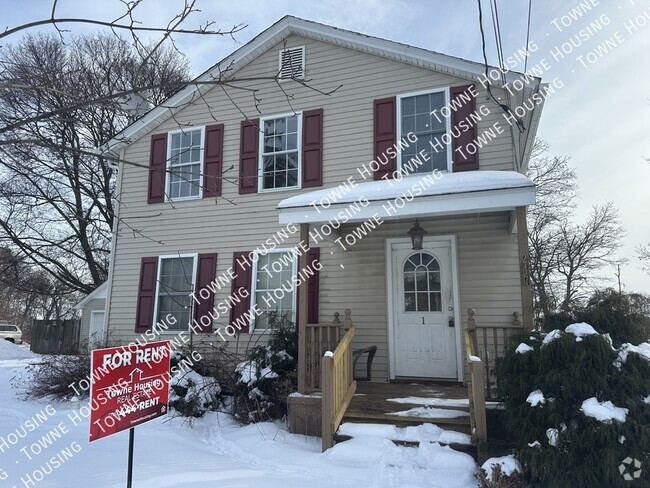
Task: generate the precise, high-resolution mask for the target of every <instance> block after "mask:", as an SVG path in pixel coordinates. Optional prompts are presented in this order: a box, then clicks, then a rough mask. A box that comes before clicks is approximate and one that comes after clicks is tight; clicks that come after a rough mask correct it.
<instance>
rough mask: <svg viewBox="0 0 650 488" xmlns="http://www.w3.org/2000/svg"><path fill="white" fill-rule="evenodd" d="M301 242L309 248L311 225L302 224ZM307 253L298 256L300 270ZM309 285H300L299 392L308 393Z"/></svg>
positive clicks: (304, 282)
mask: <svg viewBox="0 0 650 488" xmlns="http://www.w3.org/2000/svg"><path fill="white" fill-rule="evenodd" d="M300 240H301V241H302V243H303V249H308V248H309V224H300ZM307 254H308V253H307V251H304V252H302V253H301V254H300V256H298V270H302V269H306V268H307V266H308V265H307V258H308V255H307ZM308 293H309V290H308V284H307V281H306V280H305V281H301V282H300V284H299V285H298V321H297V326H298V327H297V328H298V391H299V392H300V393H306V383H307V381H306V380H307V378H306V374H307V368H306V366H307V361H306V359H307V317H309V314H308V310H307V306H308V302H309V300H308Z"/></svg>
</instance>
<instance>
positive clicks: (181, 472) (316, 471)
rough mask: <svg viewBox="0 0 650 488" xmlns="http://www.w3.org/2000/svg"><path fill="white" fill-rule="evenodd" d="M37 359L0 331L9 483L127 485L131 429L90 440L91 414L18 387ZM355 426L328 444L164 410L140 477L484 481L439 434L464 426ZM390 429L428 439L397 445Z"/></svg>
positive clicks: (312, 482) (137, 480)
mask: <svg viewBox="0 0 650 488" xmlns="http://www.w3.org/2000/svg"><path fill="white" fill-rule="evenodd" d="M35 360H38V356H37V355H34V354H32V353H31V352H30V351H29V349H28V348H27V347H24V346H15V345H13V344H10V343H9V342H7V341H0V453H1V455H0V486H1V487H3V488H4V487H7V488H13V487H16V488H19V487H20V488H23V487H31V486H35V487H38V488H51V487H57V488H59V487H60V488H85V487H89V486H90V487H97V488H111V487H123V486H125V480H126V468H127V452H128V433H127V432H121V433H119V434H116V435H114V436H111V437H108V438H105V439H102V440H98V441H95V442H93V443H92V444H91V443H88V441H87V439H88V421H87V419H82V420H79V414H78V410H75V408H74V407H73V406H72V405H70V404H63V403H51V404H50V403H48V402H47V401H45V400H40V401H36V400H29V401H24V400H21V399H19V398H18V397H17V396H16V393H15V392H14V391H13V390H12V388H11V387H10V383H11V378H13V377H14V376H15V375H17V374H19V373H21V372H23V371H24V369H25V367H26V366H27V365H28V364H29V363H30V362H33V361H35ZM346 429H347V431H346V433H348V434H349V435H352V436H353V439H351V440H349V441H346V442H342V443H340V444H337V445H336V446H334V447H333V448H332V449H329V450H328V451H327V452H325V453H321V452H320V439H317V438H311V437H305V436H300V435H294V434H289V433H287V431H286V430H285V429H284V427H283V425H281V424H280V423H270V422H267V423H260V424H254V425H249V426H246V427H240V426H239V425H237V424H236V423H234V422H233V421H232V420H231V419H230V418H229V417H228V416H227V415H224V414H209V415H206V416H205V417H204V418H202V419H198V420H196V421H195V422H194V423H193V425H192V426H191V427H190V425H188V423H186V422H183V419H169V418H167V419H165V418H163V419H157V420H154V421H151V422H149V423H147V424H144V425H142V426H140V427H138V428H137V429H136V432H135V456H134V459H135V468H134V482H133V485H134V487H136V488H171V487H179V488H199V487H206V488H207V487H210V488H212V487H214V486H219V487H221V488H229V487H232V488H234V487H238V488H241V487H249V486H250V487H254V486H264V488H275V487H282V488H286V486H301V487H309V488H312V487H313V488H321V487H322V488H325V487H327V488H331V487H346V486H350V487H352V486H354V487H356V488H359V487H374V488H388V487H398V486H399V487H408V488H420V487H440V488H453V487H459V488H465V487H476V480H475V477H474V473H475V471H476V469H477V468H476V465H475V463H474V461H473V459H472V458H471V457H470V456H468V455H467V454H463V453H459V452H456V451H454V450H452V449H450V448H448V447H444V446H441V445H440V444H438V443H437V442H435V441H436V440H438V441H441V442H445V441H446V442H450V441H451V442H463V440H464V439H463V438H462V437H463V436H462V435H458V434H455V433H446V432H445V431H442V430H441V429H438V428H437V427H436V428H434V427H433V426H424V427H422V428H409V429H410V430H407V429H396V428H393V427H390V429H395V431H390V430H387V428H386V426H384V427H381V426H380V427H377V426H367V427H364V426H347V427H346ZM389 438H399V439H403V440H418V441H420V442H421V444H420V447H419V448H412V447H402V446H396V445H395V444H393V443H392V442H391V441H390V440H389ZM30 480H31V481H30Z"/></svg>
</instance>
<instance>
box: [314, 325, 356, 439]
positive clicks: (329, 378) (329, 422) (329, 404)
mask: <svg viewBox="0 0 650 488" xmlns="http://www.w3.org/2000/svg"><path fill="white" fill-rule="evenodd" d="M355 332H356V329H355V327H354V325H353V326H351V327H350V328H349V329H348V330H347V332H346V333H345V335H344V336H343V338H342V339H341V342H340V343H339V344H338V346H336V349H335V350H334V352H329V353H327V352H326V353H325V355H324V356H323V357H322V358H321V368H320V373H321V384H320V386H321V394H322V406H323V407H322V422H323V423H322V432H321V439H322V449H323V451H325V450H327V449H329V448H330V447H332V446H333V445H334V434H335V433H336V430H337V429H338V428H339V424H340V423H341V420H342V419H343V415H344V414H345V411H346V410H347V408H348V405H349V404H350V400H352V396H353V395H354V392H355V391H356V388H357V382H356V381H354V379H353V377H352V376H353V375H352V373H353V372H352V338H353V337H354V334H355Z"/></svg>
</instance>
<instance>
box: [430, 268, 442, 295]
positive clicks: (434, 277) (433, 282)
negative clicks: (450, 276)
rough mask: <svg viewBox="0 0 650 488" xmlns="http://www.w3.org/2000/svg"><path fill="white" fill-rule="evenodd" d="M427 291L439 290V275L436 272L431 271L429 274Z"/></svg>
mask: <svg viewBox="0 0 650 488" xmlns="http://www.w3.org/2000/svg"><path fill="white" fill-rule="evenodd" d="M429 290H431V291H439V290H440V273H438V272H437V271H432V272H431V273H429Z"/></svg>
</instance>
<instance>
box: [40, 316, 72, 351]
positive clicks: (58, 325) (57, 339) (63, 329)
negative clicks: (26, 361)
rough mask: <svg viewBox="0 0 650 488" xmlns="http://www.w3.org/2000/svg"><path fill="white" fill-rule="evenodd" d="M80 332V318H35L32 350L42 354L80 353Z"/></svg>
mask: <svg viewBox="0 0 650 488" xmlns="http://www.w3.org/2000/svg"><path fill="white" fill-rule="evenodd" d="M80 332H81V321H80V320H75V319H70V320H47V321H46V320H34V322H33V323H32V339H31V343H30V344H31V350H32V351H33V352H37V353H40V354H79V335H80Z"/></svg>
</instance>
